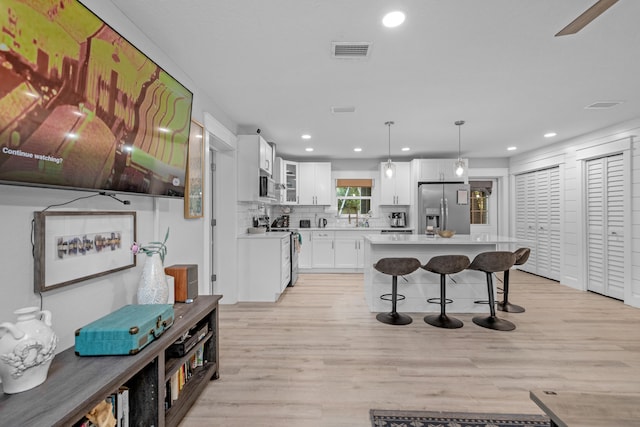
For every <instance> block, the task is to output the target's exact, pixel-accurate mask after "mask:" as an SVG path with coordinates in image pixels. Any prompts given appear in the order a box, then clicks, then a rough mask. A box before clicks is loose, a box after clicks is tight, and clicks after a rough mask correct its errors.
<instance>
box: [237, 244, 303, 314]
mask: <svg viewBox="0 0 640 427" xmlns="http://www.w3.org/2000/svg"><path fill="white" fill-rule="evenodd" d="M290 245H291V240H290V236H289V234H285V233H282V236H276V235H269V234H267V235H266V236H259V237H246V238H239V239H238V254H239V256H240V260H241V262H240V263H241V265H242V266H241V267H240V268H239V269H238V301H255V302H275V301H277V300H278V298H280V294H281V293H282V292H283V291H284V289H285V288H286V287H287V285H288V284H289V281H290V279H291V246H290Z"/></svg>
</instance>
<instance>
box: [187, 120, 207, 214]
mask: <svg viewBox="0 0 640 427" xmlns="http://www.w3.org/2000/svg"><path fill="white" fill-rule="evenodd" d="M204 169H205V168H204V126H203V125H202V124H201V123H199V122H197V121H196V120H191V130H190V132H189V157H188V159H187V175H186V183H185V192H184V217H185V218H202V217H203V215H204V206H203V201H204V197H203V194H204Z"/></svg>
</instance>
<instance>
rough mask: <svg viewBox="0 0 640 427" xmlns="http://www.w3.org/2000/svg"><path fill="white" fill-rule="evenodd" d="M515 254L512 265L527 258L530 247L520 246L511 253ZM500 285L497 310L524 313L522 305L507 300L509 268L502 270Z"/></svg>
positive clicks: (518, 263)
mask: <svg viewBox="0 0 640 427" xmlns="http://www.w3.org/2000/svg"><path fill="white" fill-rule="evenodd" d="M513 254H514V255H515V256H516V262H514V263H513V265H522V264H524V263H525V262H527V260H528V259H529V255H530V254H531V249H529V248H520V249H518V250H516V251H515V252H514V253H513ZM502 282H503V285H502V301H499V302H498V310H500V311H505V312H507V313H524V307H521V306H519V305H515V304H511V303H510V302H509V270H506V271H505V272H504V277H503V280H502Z"/></svg>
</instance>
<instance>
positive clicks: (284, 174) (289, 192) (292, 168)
mask: <svg viewBox="0 0 640 427" xmlns="http://www.w3.org/2000/svg"><path fill="white" fill-rule="evenodd" d="M298 176H299V172H298V163H297V162H291V161H289V160H284V159H282V158H281V157H276V163H275V168H274V170H273V178H274V179H275V181H276V184H278V187H279V190H278V202H279V203H280V204H283V205H297V204H298V191H299V189H298V181H299V179H298Z"/></svg>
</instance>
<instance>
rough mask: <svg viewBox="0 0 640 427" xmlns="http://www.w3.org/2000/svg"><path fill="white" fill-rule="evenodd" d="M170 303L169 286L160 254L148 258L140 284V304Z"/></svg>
mask: <svg viewBox="0 0 640 427" xmlns="http://www.w3.org/2000/svg"><path fill="white" fill-rule="evenodd" d="M167 301H169V286H168V285H167V276H165V274H164V266H163V265H162V258H160V254H151V255H150V256H147V258H146V260H145V263H144V267H143V269H142V276H140V283H139V284H138V304H166V303H167Z"/></svg>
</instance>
